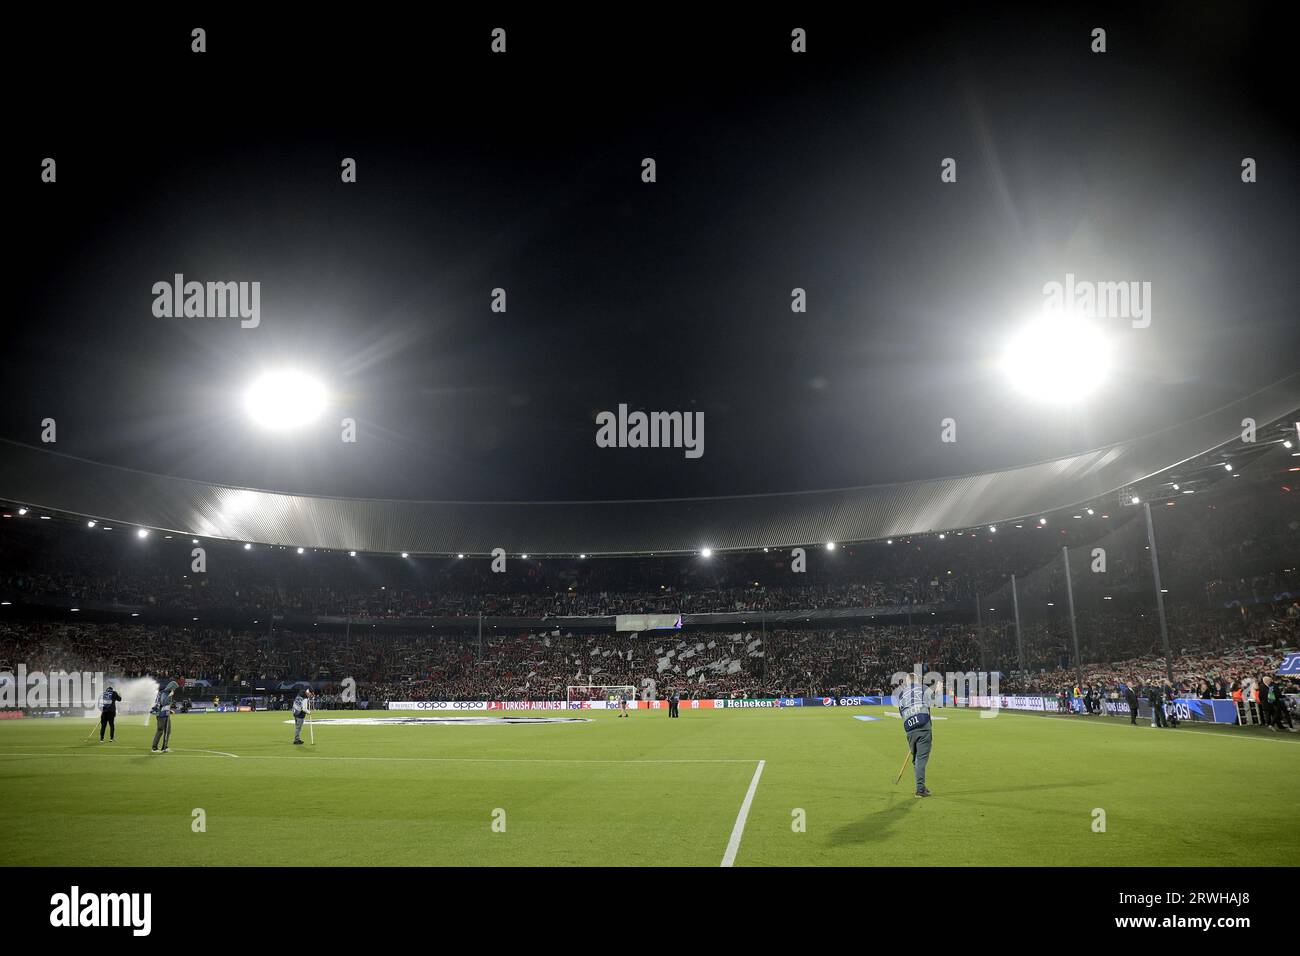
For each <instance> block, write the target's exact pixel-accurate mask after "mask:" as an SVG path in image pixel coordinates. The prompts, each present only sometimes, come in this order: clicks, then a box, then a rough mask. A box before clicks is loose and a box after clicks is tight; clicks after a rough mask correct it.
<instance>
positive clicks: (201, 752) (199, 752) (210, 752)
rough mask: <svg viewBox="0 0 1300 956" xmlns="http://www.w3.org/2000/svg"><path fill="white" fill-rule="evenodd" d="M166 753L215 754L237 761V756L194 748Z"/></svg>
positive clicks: (177, 749) (221, 751)
mask: <svg viewBox="0 0 1300 956" xmlns="http://www.w3.org/2000/svg"><path fill="white" fill-rule="evenodd" d="M167 752H168V753H178V754H217V755H218V756H221V757H234V758H235V759H236V760H238V759H239V754H228V753H226V752H225V751H224V750H201V749H197V748H194V747H187V748H185V749H183V750H182V749H180V748H176V749H175V750H168V751H167Z"/></svg>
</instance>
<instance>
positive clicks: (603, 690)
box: [564, 684, 636, 710]
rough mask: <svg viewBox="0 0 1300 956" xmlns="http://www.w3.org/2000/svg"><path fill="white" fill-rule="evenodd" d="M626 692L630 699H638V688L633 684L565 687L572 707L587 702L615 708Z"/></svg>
mask: <svg viewBox="0 0 1300 956" xmlns="http://www.w3.org/2000/svg"><path fill="white" fill-rule="evenodd" d="M624 694H626V695H627V699H628V701H630V702H632V701H635V700H636V688H635V687H633V686H632V685H631V684H571V685H569V686H568V687H566V688H564V699H565V701H566V702H567V703H568V705H569V706H570V707H572V706H573V705H574V704H575V703H576V704H582V703H587V704H589V705H591V704H595V705H597V706H599V707H604V708H608V709H610V710H613V709H617V707H618V704H619V701H621V700H622V699H623V695H624ZM633 706H635V704H633Z"/></svg>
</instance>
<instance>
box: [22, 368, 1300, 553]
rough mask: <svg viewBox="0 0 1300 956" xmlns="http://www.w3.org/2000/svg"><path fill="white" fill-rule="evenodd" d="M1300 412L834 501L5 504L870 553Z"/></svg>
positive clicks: (1087, 494) (48, 491)
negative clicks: (886, 541) (846, 545)
mask: <svg viewBox="0 0 1300 956" xmlns="http://www.w3.org/2000/svg"><path fill="white" fill-rule="evenodd" d="M1297 407H1300V373H1298V374H1296V375H1292V376H1290V377H1289V378H1287V379H1284V380H1283V381H1281V382H1278V383H1276V384H1274V385H1272V386H1270V387H1268V388H1266V389H1264V390H1262V391H1260V392H1257V393H1255V394H1254V395H1252V396H1249V397H1247V398H1245V399H1242V400H1241V401H1238V402H1234V403H1232V404H1231V405H1228V406H1225V407H1224V408H1221V409H1219V410H1218V411H1216V412H1213V413H1211V414H1209V415H1206V416H1204V417H1202V418H1199V419H1196V420H1194V421H1191V422H1187V423H1185V424H1182V425H1178V426H1175V427H1173V428H1170V429H1167V430H1165V431H1163V432H1160V433H1159V434H1156V435H1152V436H1148V437H1146V438H1142V439H1135V440H1132V441H1127V442H1122V443H1119V444H1116V445H1112V446H1109V447H1107V448H1103V449H1098V450H1094V451H1090V452H1085V453H1083V454H1080V455H1074V456H1072V457H1067V458H1061V459H1057V460H1054V461H1048V462H1040V463H1038V464H1033V465H1027V466H1024V467H1020V468H1012V469H1007V470H1005V471H997V472H989V473H986V474H979V475H966V476H962V477H956V478H939V479H934V480H927V481H915V482H907V483H903V484H894V485H871V486H867V487H861V488H849V489H839V490H834V491H814V492H801V493H791V494H777V495H749V496H737V497H727V498H691V499H665V500H646V501H588V502H511V503H503V502H432V501H392V500H376V499H359V498H324V497H314V496H309V495H293V494H280V493H277V492H269V491H254V490H248V489H241V488H230V487H223V486H220V485H212V484H207V483H204V482H198V481H191V480H188V479H183V478H173V477H168V476H164V475H152V474H145V473H141V472H137V471H131V470H128V469H123V468H117V467H114V466H110V465H104V464H99V463H95V462H90V461H85V460H82V459H77V458H71V457H68V456H65V455H59V454H56V453H53V452H51V451H48V450H46V449H41V448H33V447H30V446H27V445H21V444H17V443H12V442H0V498H2V499H4V500H7V501H13V502H19V503H23V504H27V505H29V506H33V507H38V508H42V509H47V510H50V511H55V512H63V513H67V514H75V515H82V516H85V517H89V518H97V519H103V520H111V521H115V522H120V523H123V524H130V525H137V526H142V527H148V528H154V529H159V530H165V531H172V532H176V533H181V534H190V535H198V536H202V537H208V538H226V539H230V540H236V541H251V542H256V543H264V544H284V545H295V546H302V547H312V548H332V549H345V550H357V551H374V552H398V551H408V552H411V553H432V554H455V553H460V552H463V553H466V554H487V553H490V552H491V551H492V550H493V549H494V548H503V549H504V550H505V551H506V552H507V553H509V554H520V553H526V554H537V555H547V554H579V553H586V554H591V555H596V554H646V553H654V554H668V553H688V552H693V551H697V550H699V549H700V548H701V547H710V548H713V549H715V550H732V549H736V550H742V549H743V550H752V549H756V548H764V547H788V546H794V545H806V544H811V543H816V542H823V541H840V542H850V541H868V540H874V539H880V538H887V537H899V536H903V535H907V534H919V533H924V532H929V531H938V530H950V529H957V528H968V527H974V526H977V525H985V524H992V523H997V522H1002V521H1008V520H1011V519H1014V518H1020V517H1026V516H1032V515H1037V514H1044V513H1048V512H1051V511H1055V510H1057V509H1060V508H1067V507H1071V506H1073V505H1076V504H1079V503H1081V502H1085V501H1090V500H1094V499H1096V498H1099V497H1101V496H1104V495H1107V494H1112V493H1115V492H1117V491H1119V490H1120V489H1123V488H1125V487H1127V486H1130V485H1133V484H1135V483H1137V482H1140V481H1142V480H1143V479H1146V478H1149V477H1151V476H1152V475H1156V474H1159V473H1160V472H1163V471H1165V470H1167V469H1170V468H1173V467H1175V466H1177V465H1178V464H1180V463H1182V462H1185V461H1187V460H1189V459H1191V458H1194V457H1196V456H1197V455H1201V454H1204V453H1206V452H1209V451H1212V450H1214V449H1216V448H1218V447H1220V446H1222V445H1224V444H1225V443H1227V442H1230V441H1239V440H1240V433H1241V422H1242V419H1243V418H1253V419H1254V420H1255V421H1257V422H1258V423H1260V425H1261V426H1262V425H1264V424H1265V423H1269V422H1273V421H1275V420H1277V419H1279V418H1281V417H1282V416H1284V415H1286V414H1287V413H1289V412H1291V411H1293V410H1294V409H1296V408H1297Z"/></svg>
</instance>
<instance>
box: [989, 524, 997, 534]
mask: <svg viewBox="0 0 1300 956" xmlns="http://www.w3.org/2000/svg"><path fill="white" fill-rule="evenodd" d="M989 531H990V533H992V534H997V533H998V526H997V525H995V524H991V525H989Z"/></svg>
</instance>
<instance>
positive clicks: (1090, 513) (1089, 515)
mask: <svg viewBox="0 0 1300 956" xmlns="http://www.w3.org/2000/svg"><path fill="white" fill-rule="evenodd" d="M1096 513H1097V512H1095V511H1093V510H1092V509H1091V508H1089V509H1088V517H1090V518H1091V517H1092V516H1093V515H1095V514H1096Z"/></svg>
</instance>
